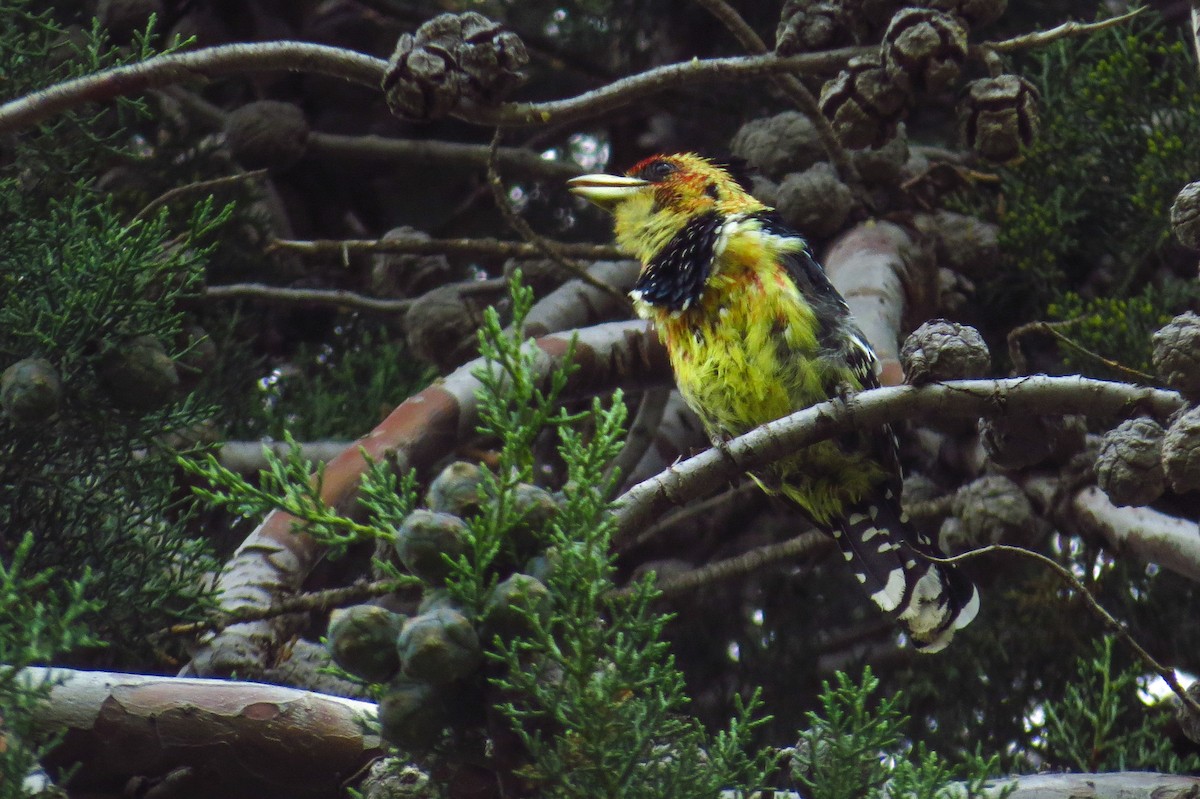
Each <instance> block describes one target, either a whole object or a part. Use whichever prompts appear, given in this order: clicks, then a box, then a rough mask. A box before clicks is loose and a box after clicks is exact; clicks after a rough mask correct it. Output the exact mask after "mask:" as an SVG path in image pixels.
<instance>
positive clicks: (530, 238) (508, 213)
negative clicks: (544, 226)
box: [487, 128, 632, 307]
mask: <svg viewBox="0 0 1200 799" xmlns="http://www.w3.org/2000/svg"><path fill="white" fill-rule="evenodd" d="M500 137H501V130H500V128H496V133H495V134H494V135H493V136H492V144H491V146H490V147H489V148H488V161H487V177H488V185H489V186H490V187H491V189H492V199H493V200H494V201H495V203H496V208H497V209H499V211H500V215H501V216H503V217H504V221H505V222H507V223H508V226H509V227H511V228H512V229H513V230H515V231H517V232H518V233H520V234H521V237H522V238H524V239H525V240H526V241H527V242H529V243H530V244H532V245H533V246H534V247H536V248H537V250H538V252H539V253H541V255H542V256H544V257H546V258H549V259H550V260H551V261H553V262H554V263H556V264H558V265H559V266H561V267H562V268H563V269H564V270H566V271H567V272H569V273H571V274H572V275H573V276H575V278H577V279H578V280H582V281H583V282H584V283H587V284H588V285H589V286H591V287H592V288H597V289H600V290H601V291H603V292H606V293H607V294H609V295H610V296H612V297H613V298H615V299H617V300H618V301H619V302H620V303H621V304H622V305H624V306H625V307H632V305H631V303H630V300H629V298H628V297H627V296H625V293H624V292H623V291H620V290H619V289H616V288H614V287H613V286H610V285H609V284H607V283H605V282H604V281H603V280H599V279H597V278H596V277H595V276H594V275H592V274H591V273H590V272H588V270H587V268H586V267H585V266H584V265H583V264H580V263H576V262H575V261H571V260H568V259H567V257H566V256H564V255H563V254H562V253H561V252H560V251H559V250H557V249H555V248H554V247H552V246H551V245H550V243H549V242H548V241H547V240H546V239H545V238H544V237H542V236H540V235H538V233H537V232H536V231H535V230H534V229H533V228H531V227H530V226H529V223H528V222H526V221H525V219H524V218H522V216H521V215H520V214H518V213H517V212H516V211H515V210H513V207H512V203H510V202H509V201H508V195H507V194H505V193H504V181H502V180H501V179H500V173H499V172H498V171H497V169H496V151H497V149H499V147H500Z"/></svg>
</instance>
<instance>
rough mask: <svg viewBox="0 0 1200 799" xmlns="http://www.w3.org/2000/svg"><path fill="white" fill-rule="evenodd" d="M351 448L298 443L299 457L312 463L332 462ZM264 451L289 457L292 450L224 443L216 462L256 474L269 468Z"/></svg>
mask: <svg viewBox="0 0 1200 799" xmlns="http://www.w3.org/2000/svg"><path fill="white" fill-rule="evenodd" d="M348 446H350V442H349V441H305V442H302V443H300V444H299V447H300V458H301V459H302V460H305V461H308V462H309V463H324V462H325V461H331V460H333V459H334V458H336V457H337V456H338V455H340V454H341V453H342V450H344V449H346V447H348ZM264 450H269V451H271V452H273V453H274V454H275V455H277V456H278V457H280V458H286V457H287V454H288V450H289V445H288V442H286V441H224V442H222V443H221V445H220V449H218V450H217V452H216V457H217V461H218V462H219V463H220V464H221V465H222V466H224V467H225V468H226V469H229V470H230V471H234V472H237V473H239V474H253V473H255V472H257V471H259V470H261V469H265V468H267V458H266V455H264V454H263V451H264Z"/></svg>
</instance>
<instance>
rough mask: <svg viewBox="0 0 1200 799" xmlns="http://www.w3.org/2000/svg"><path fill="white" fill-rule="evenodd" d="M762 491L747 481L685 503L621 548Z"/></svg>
mask: <svg viewBox="0 0 1200 799" xmlns="http://www.w3.org/2000/svg"><path fill="white" fill-rule="evenodd" d="M761 493H762V489H760V488H759V487H758V485H757V484H756V483H753V482H750V481H746V482H744V483H742V484H741V485H738V486H736V487H734V488H731V489H729V490H728V491H722V492H721V493H720V494H714V495H713V496H711V497H707V498H706V499H702V500H700V501H699V502H693V503H691V504H689V505H685V506H684V507H682V508H680V509H679V510H677V511H675V512H673V513H669V514H667V515H666V516H664V517H663V518H661V519H659V520H658V521H656V522H655V523H654V524H652V525H650V526H649V527H647V528H646V529H645V530H642V531H641V532H640V533H638V534H637V536H635V537H634V538H632V539H631V540H629V541H626V542H624V543H623V544H622V545H621V548H622V549H632V548H634V547H639V546H641V545H642V544H644V543H646V542H647V541H652V540H654V539H655V538H657V537H658V536H660V535H662V534H663V533H665V532H666V531H667V530H670V529H671V528H673V527H678V526H679V525H681V524H683V523H684V522H688V521H691V520H692V519H695V518H696V517H697V516H711V515H712V513H713V511H714V510H716V509H717V508H719V507H720V506H721V505H734V506H735V507H736V506H737V505H738V504H739V503H741V501H742V500H744V499H746V498H747V497H750V496H755V495H759V494H761Z"/></svg>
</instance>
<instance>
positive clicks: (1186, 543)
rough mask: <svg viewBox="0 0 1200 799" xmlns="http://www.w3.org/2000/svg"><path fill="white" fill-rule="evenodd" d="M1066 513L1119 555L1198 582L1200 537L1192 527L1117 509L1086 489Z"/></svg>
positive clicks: (1150, 514)
mask: <svg viewBox="0 0 1200 799" xmlns="http://www.w3.org/2000/svg"><path fill="white" fill-rule="evenodd" d="M1070 511H1071V513H1072V515H1073V516H1074V518H1075V519H1076V520H1078V521H1079V523H1080V524H1081V525H1083V527H1084V528H1086V529H1087V530H1088V531H1089V532H1091V533H1094V534H1097V535H1099V536H1101V537H1102V538H1103V539H1104V540H1105V541H1106V542H1108V545H1109V546H1110V547H1112V549H1113V550H1114V551H1116V552H1119V553H1124V552H1130V553H1133V555H1134V556H1136V557H1138V558H1140V559H1142V560H1144V561H1146V562H1148V563H1156V564H1158V565H1159V566H1162V567H1163V568H1164V569H1170V570H1171V571H1173V572H1175V573H1176V574H1181V575H1183V576H1184V577H1187V578H1188V579H1189V580H1195V581H1197V582H1200V535H1197V534H1196V523H1195V522H1193V521H1185V520H1183V519H1179V518H1176V517H1174V516H1168V515H1167V514H1165V513H1161V512H1159V511H1156V510H1154V509H1153V508H1120V507H1117V506H1116V505H1114V504H1113V503H1112V501H1111V500H1109V498H1108V496H1107V495H1105V493H1104V492H1103V491H1101V490H1100V489H1099V488H1096V487H1095V486H1088V487H1087V488H1084V489H1083V490H1082V491H1080V492H1079V493H1078V494H1076V495H1075V498H1074V500H1073V501H1072V502H1071V505H1070Z"/></svg>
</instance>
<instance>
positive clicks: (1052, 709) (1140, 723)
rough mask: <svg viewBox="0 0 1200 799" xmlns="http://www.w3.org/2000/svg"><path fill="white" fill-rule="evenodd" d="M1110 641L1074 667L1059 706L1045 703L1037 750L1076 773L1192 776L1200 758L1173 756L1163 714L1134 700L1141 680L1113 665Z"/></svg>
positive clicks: (1103, 641) (1048, 761)
mask: <svg viewBox="0 0 1200 799" xmlns="http://www.w3.org/2000/svg"><path fill="white" fill-rule="evenodd" d="M1113 640H1114V639H1113V638H1112V637H1111V636H1105V637H1104V638H1103V639H1101V640H1099V641H1097V642H1096V645H1095V647H1094V648H1093V651H1092V653H1091V654H1090V655H1089V656H1086V657H1081V658H1080V659H1079V661H1078V663H1077V665H1076V668H1077V672H1078V675H1079V676H1078V679H1077V680H1076V681H1075V682H1073V683H1071V684H1070V685H1068V686H1067V689H1066V691H1064V693H1063V698H1062V700H1061V701H1057V702H1047V703H1046V704H1045V706H1044V708H1043V712H1044V714H1045V724H1044V725H1043V727H1042V729H1041V741H1040V742H1039V745H1038V746H1037V747H1036V748H1037V751H1038V753H1039V754H1040V755H1041V756H1042V757H1043V758H1044V759H1045V762H1046V764H1047V766H1049V767H1051V768H1062V769H1069V770H1074V771H1085V772H1101V771H1160V772H1163V773H1166V774H1187V773H1192V774H1194V773H1196V772H1197V771H1198V770H1200V755H1195V754H1191V755H1188V756H1186V757H1180V756H1179V755H1178V754H1176V753H1175V752H1173V751H1171V750H1172V746H1171V741H1170V739H1169V738H1168V737H1167V735H1166V734H1165V731H1164V726H1165V721H1166V720H1167V719H1166V716H1167V714H1166V713H1163V712H1157V711H1155V710H1153V709H1151V708H1149V707H1147V706H1146V705H1145V704H1144V703H1143V702H1142V701H1141V700H1140V699H1139V698H1138V695H1137V692H1138V684H1139V682H1140V681H1141V679H1142V677H1141V675H1140V673H1139V672H1138V671H1137V670H1136V669H1133V668H1130V669H1126V670H1124V671H1118V670H1117V669H1116V667H1115V666H1114V664H1113Z"/></svg>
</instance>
